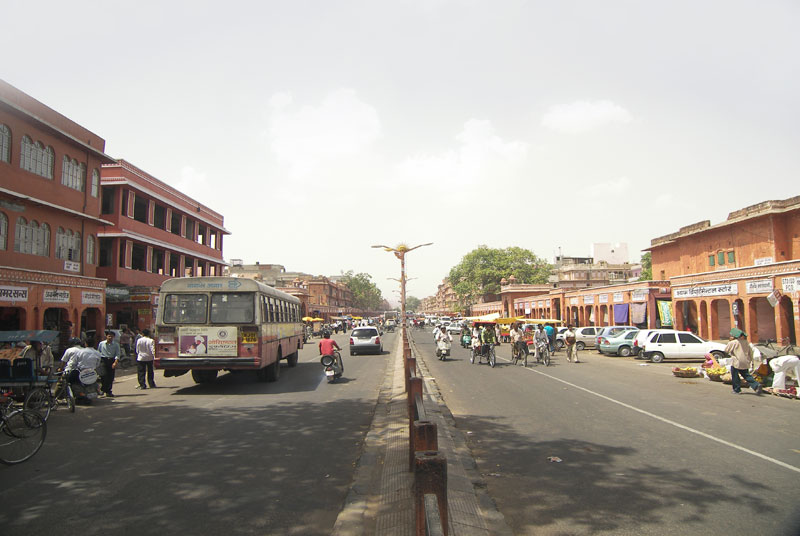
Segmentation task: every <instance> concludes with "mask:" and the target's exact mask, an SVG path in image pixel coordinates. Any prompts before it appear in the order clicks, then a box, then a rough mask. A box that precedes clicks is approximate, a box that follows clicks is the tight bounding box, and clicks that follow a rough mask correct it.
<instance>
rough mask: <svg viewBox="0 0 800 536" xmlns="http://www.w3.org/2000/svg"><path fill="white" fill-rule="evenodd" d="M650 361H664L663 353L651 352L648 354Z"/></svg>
mask: <svg viewBox="0 0 800 536" xmlns="http://www.w3.org/2000/svg"><path fill="white" fill-rule="evenodd" d="M650 361H652V362H653V363H661V362H662V361H664V354H662V353H661V352H653V354H652V355H651V356H650Z"/></svg>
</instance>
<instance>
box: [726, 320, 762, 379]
mask: <svg viewBox="0 0 800 536" xmlns="http://www.w3.org/2000/svg"><path fill="white" fill-rule="evenodd" d="M731 337H733V340H731V341H730V342H729V343H728V345H727V346H725V354H726V355H728V356H730V357H731V380H732V382H731V383H733V393H734V394H737V395H738V394H739V393H741V392H742V387H741V380H740V379H739V376H740V375H741V376H742V378H744V379H745V381H746V382H747V383H748V384H750V387H751V388H752V389H753V391H755V392H756V394H759V395H760V394H761V392H762V389H761V384H760V383H758V382H757V381H756V380H755V378H753V376H752V374H750V367H751V366H752V364H753V347H752V345H751V344H750V343H749V342H748V341H747V333H745V332H744V331H742V330H741V329H739V328H733V329H732V330H731Z"/></svg>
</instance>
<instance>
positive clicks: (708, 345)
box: [642, 329, 725, 363]
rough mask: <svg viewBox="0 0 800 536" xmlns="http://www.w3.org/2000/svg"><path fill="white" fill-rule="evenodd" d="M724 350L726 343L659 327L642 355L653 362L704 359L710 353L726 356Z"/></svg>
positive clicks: (717, 356)
mask: <svg viewBox="0 0 800 536" xmlns="http://www.w3.org/2000/svg"><path fill="white" fill-rule="evenodd" d="M724 350H725V345H724V344H722V343H719V342H714V341H706V340H703V339H701V338H700V337H698V336H697V335H695V334H694V333H692V332H691V331H677V330H674V329H657V330H654V331H653V333H652V334H651V335H650V338H649V339H648V340H647V342H645V343H644V348H643V349H642V355H643V356H644V357H645V358H646V359H649V360H650V361H652V362H653V363H661V362H662V361H664V360H665V359H681V360H699V361H703V360H704V359H705V355H706V354H708V353H711V354H712V355H713V356H714V357H716V358H717V359H722V358H723V357H725V354H724Z"/></svg>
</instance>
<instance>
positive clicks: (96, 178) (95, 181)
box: [92, 168, 100, 197]
mask: <svg viewBox="0 0 800 536" xmlns="http://www.w3.org/2000/svg"><path fill="white" fill-rule="evenodd" d="M98 195H100V172H99V171H97V169H96V168H95V169H93V170H92V197H97V196H98Z"/></svg>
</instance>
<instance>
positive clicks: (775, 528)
mask: <svg viewBox="0 0 800 536" xmlns="http://www.w3.org/2000/svg"><path fill="white" fill-rule="evenodd" d="M412 337H413V339H414V343H415V345H416V349H417V351H418V356H421V357H422V361H424V363H425V365H426V366H427V369H428V373H429V375H430V376H431V377H433V378H434V379H435V383H436V385H437V386H438V389H439V391H440V393H441V396H442V398H443V400H444V402H445V403H446V405H447V407H448V409H449V410H450V412H452V414H453V417H454V419H455V423H456V425H457V428H458V430H459V432H460V433H462V434H464V435H465V437H466V439H467V443H468V445H469V448H470V450H471V453H472V455H473V456H474V458H475V462H476V464H477V468H478V471H479V472H480V475H481V477H482V480H483V483H484V484H485V485H486V486H487V489H488V492H489V495H490V496H491V497H492V498H493V499H494V501H495V503H496V505H497V507H498V509H499V510H500V512H501V513H502V514H503V516H504V517H505V520H506V522H507V523H508V524H509V526H510V527H511V529H512V530H513V533H514V534H537V535H539V534H659V535H661V534H664V535H666V534H676V535H677V534H754V533H756V534H783V533H784V532H782V529H786V528H787V527H789V526H794V529H795V530H796V527H797V525H796V521H797V520H796V519H795V520H794V523H795V524H794V525H791V521H790V517H791V516H792V515H793V514H795V513H796V512H797V505H798V487H797V479H798V474H800V457H799V454H800V450H798V444H797V433H796V430H797V426H798V424H800V418H798V416H797V408H796V407H795V406H796V405H797V401H795V400H790V399H785V398H778V397H774V396H758V395H756V394H755V393H754V392H752V391H749V392H747V393H743V394H742V395H741V396H738V397H736V396H731V394H730V393H731V390H730V386H728V385H724V384H722V383H715V382H710V381H708V380H707V379H705V378H696V379H686V378H677V377H675V376H673V374H672V372H671V368H672V366H673V365H672V364H666V363H652V362H650V361H644V360H641V359H636V358H635V357H609V356H605V355H602V354H600V353H598V352H597V351H595V350H593V349H592V350H589V349H585V350H583V351H579V362H578V363H569V362H568V361H567V359H566V353H565V351H564V350H561V351H557V352H556V353H555V354H554V355H553V356H552V361H551V364H550V366H545V365H543V364H537V363H536V360H535V359H533V357H532V356H531V357H529V360H528V366H527V367H525V366H523V365H522V364H517V365H513V364H512V360H511V346H510V345H509V344H502V345H500V346H497V347H496V355H497V363H496V365H495V366H494V367H490V366H487V365H486V364H485V361H484V364H480V365H479V364H478V362H477V361H475V362H474V363H472V362H471V361H470V356H471V352H470V350H469V349H468V348H467V349H465V348H462V347H461V346H460V345H458V344H453V347H452V355H451V356H450V357H448V358H447V359H446V360H444V361H442V360H440V359H437V357H436V355H435V352H436V345H435V343H434V340H433V336H432V335H431V333H430V332H429V330H428V329H427V328H426V329H419V330H412ZM418 360H419V357H418ZM790 533H791V534H794V533H795V532H786V534H790Z"/></svg>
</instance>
